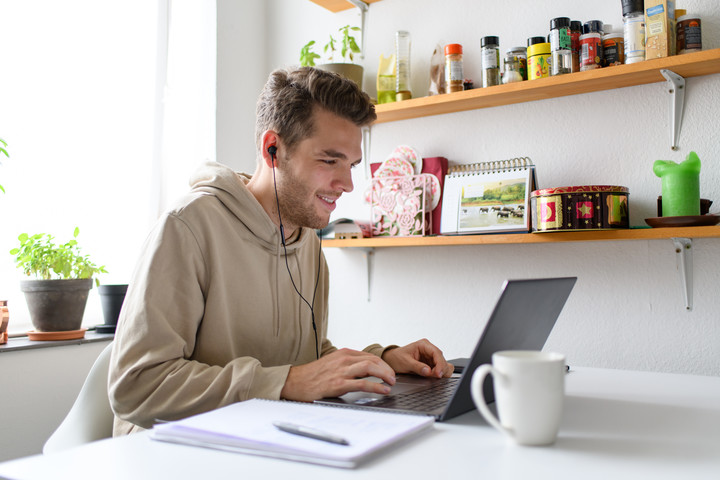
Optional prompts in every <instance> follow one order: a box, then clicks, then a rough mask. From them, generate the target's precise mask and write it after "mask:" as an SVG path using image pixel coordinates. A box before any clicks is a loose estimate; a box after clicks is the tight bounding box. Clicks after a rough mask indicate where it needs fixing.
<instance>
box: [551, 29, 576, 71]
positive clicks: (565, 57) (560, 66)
mask: <svg viewBox="0 0 720 480" xmlns="http://www.w3.org/2000/svg"><path fill="white" fill-rule="evenodd" d="M550 53H551V60H550V75H562V74H565V73H571V72H572V49H571V45H570V19H569V18H568V17H558V18H553V19H552V20H550Z"/></svg>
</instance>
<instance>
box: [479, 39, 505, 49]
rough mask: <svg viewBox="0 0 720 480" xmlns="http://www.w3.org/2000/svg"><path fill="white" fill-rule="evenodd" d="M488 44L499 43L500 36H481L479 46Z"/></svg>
mask: <svg viewBox="0 0 720 480" xmlns="http://www.w3.org/2000/svg"><path fill="white" fill-rule="evenodd" d="M488 45H500V38H498V37H482V38H481V39H480V46H481V47H486V46H488Z"/></svg>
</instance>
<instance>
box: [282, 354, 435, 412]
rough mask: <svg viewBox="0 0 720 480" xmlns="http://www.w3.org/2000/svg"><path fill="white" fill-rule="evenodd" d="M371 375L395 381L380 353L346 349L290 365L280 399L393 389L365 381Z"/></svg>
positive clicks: (381, 391)
mask: <svg viewBox="0 0 720 480" xmlns="http://www.w3.org/2000/svg"><path fill="white" fill-rule="evenodd" d="M398 350H399V349H398ZM441 356H442V355H441ZM369 376H372V377H378V378H380V379H382V380H383V381H384V382H385V383H387V384H389V385H394V384H395V372H394V371H393V369H392V368H390V366H389V365H388V364H387V363H385V362H384V361H382V359H380V358H379V357H378V356H376V355H373V354H371V353H366V352H358V351H356V350H350V349H347V348H344V349H342V350H338V351H336V352H333V353H331V354H329V355H325V356H324V357H322V358H320V360H315V361H314V362H310V363H306V364H305V365H299V366H296V367H290V372H289V373H288V376H287V379H286V380H285V386H283V389H282V391H281V392H280V398H284V399H286V400H296V401H300V402H312V401H313V400H317V399H319V398H323V397H339V396H340V395H344V394H346V393H348V392H358V391H361V392H372V393H380V394H387V393H389V392H390V387H388V386H387V385H383V384H382V383H378V382H372V381H370V380H363V377H369Z"/></svg>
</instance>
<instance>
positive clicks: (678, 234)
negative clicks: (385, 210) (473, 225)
mask: <svg viewBox="0 0 720 480" xmlns="http://www.w3.org/2000/svg"><path fill="white" fill-rule="evenodd" d="M708 237H710V238H714V237H720V226H712V227H677V228H631V229H628V230H594V231H587V232H582V231H577V232H548V233H516V234H485V235H440V236H435V237H374V238H361V239H352V240H335V239H325V240H323V242H322V243H323V247H329V248H385V247H433V246H457V245H498V244H521V243H528V244H530V243H536V244H537V243H560V242H595V241H606V240H659V239H669V238H708Z"/></svg>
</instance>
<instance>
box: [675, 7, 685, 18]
mask: <svg viewBox="0 0 720 480" xmlns="http://www.w3.org/2000/svg"><path fill="white" fill-rule="evenodd" d="M683 15H687V10H685V9H684V8H676V9H675V18H679V17H682V16H683Z"/></svg>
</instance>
